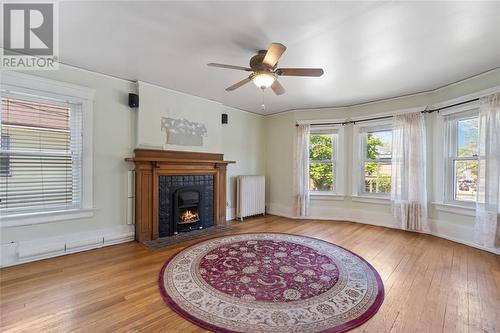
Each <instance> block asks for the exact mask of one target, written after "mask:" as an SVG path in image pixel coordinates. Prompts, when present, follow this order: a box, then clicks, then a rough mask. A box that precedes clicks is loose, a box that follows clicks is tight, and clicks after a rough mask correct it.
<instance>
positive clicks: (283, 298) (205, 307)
mask: <svg viewBox="0 0 500 333" xmlns="http://www.w3.org/2000/svg"><path fill="white" fill-rule="evenodd" d="M159 284H160V291H161V294H162V296H163V298H164V300H165V302H166V303H167V304H168V305H169V306H170V307H172V309H174V310H175V311H176V312H177V313H179V314H180V315H181V316H183V317H184V318H186V319H187V320H189V321H191V322H193V323H195V324H197V325H199V326H201V327H203V328H206V329H209V330H212V331H215V332H255V333H257V332H273V333H278V332H287V333H290V332H301V333H306V332H330V333H334V332H335V333H338V332H345V331H347V330H349V329H352V328H354V327H356V326H359V325H361V324H362V323H364V322H365V321H367V320H368V319H370V318H371V317H372V316H373V315H374V314H375V313H376V312H377V310H378V309H379V307H380V306H381V304H382V301H383V298H384V286H383V284H382V281H381V279H380V276H379V275H378V273H377V271H376V270H375V269H374V268H373V267H372V266H371V265H370V264H369V263H368V262H366V261H365V260H364V259H363V258H361V257H359V256H358V255H356V254H354V253H352V252H350V251H348V250H346V249H344V248H342V247H339V246H337V245H334V244H331V243H328V242H325V241H322V240H319V239H315V238H309V237H304V236H298V235H289V234H280V233H252V234H239V235H231V236H225V237H218V238H212V239H209V240H205V241H202V242H200V243H197V244H194V245H192V246H190V247H187V248H185V249H184V250H182V251H180V252H179V253H177V254H176V255H174V256H173V257H171V258H170V260H169V261H168V262H167V263H166V264H165V265H164V267H163V268H162V270H161V272H160V278H159Z"/></svg>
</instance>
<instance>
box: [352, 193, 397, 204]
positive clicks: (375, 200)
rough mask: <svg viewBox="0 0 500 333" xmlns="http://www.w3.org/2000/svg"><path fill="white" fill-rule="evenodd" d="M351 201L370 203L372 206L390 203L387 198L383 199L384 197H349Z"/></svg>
mask: <svg viewBox="0 0 500 333" xmlns="http://www.w3.org/2000/svg"><path fill="white" fill-rule="evenodd" d="M351 200H352V201H353V202H365V203H372V204H378V205H389V204H390V203H391V199H389V198H384V197H375V196H373V197H372V196H366V195H365V196H358V195H353V196H352V197H351Z"/></svg>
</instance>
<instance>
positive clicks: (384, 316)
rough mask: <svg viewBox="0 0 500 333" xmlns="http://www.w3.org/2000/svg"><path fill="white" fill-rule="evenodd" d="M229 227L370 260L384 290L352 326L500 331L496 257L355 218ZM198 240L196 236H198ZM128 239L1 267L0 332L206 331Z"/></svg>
mask: <svg viewBox="0 0 500 333" xmlns="http://www.w3.org/2000/svg"><path fill="white" fill-rule="evenodd" d="M233 225H234V226H235V228H234V229H233V230H231V231H230V232H228V233H241V232H254V231H270V232H272V231H274V232H287V233H293V234H299V235H307V236H311V237H316V238H320V239H324V240H327V241H329V242H332V243H335V244H338V245H341V246H343V247H346V248H347V249H349V250H351V251H354V252H356V253H357V254H359V255H361V256H362V257H364V258H365V259H366V260H368V261H369V262H370V263H371V264H372V265H373V266H374V267H375V268H376V269H377V270H378V271H379V273H380V275H381V277H382V279H383V281H384V285H385V290H386V296H385V301H384V303H383V305H382V307H381V308H380V310H379V312H378V313H377V314H376V315H375V316H374V317H373V318H372V319H371V320H369V321H368V322H367V323H365V324H364V325H362V326H360V327H358V328H356V329H354V330H352V332H359V333H360V332H367V333H368V332H374V333H381V332H419V333H420V332H422V333H423V332H432V333H434V332H453V333H455V332H457V333H458V332H482V333H486V332H487V333H492V332H500V292H499V289H500V257H499V256H496V255H494V254H491V253H487V252H484V251H481V250H477V249H474V248H470V247H467V246H465V245H461V244H457V243H453V242H450V241H447V240H444V239H440V238H437V237H434V236H428V235H421V234H415V233H410V232H403V231H400V230H393V229H387V228H382V227H375V226H369V225H363V224H357V223H350V222H332V221H310V220H306V221H304V220H290V219H286V218H280V217H276V216H267V217H260V218H254V219H249V220H246V221H245V222H243V223H240V222H234V223H233ZM194 242H195V241H194ZM191 243H193V241H191V242H187V243H185V244H182V246H177V247H174V248H169V249H166V250H160V251H155V252H150V251H149V250H147V249H145V248H143V247H142V246H141V245H139V244H138V243H135V242H132V243H126V244H120V245H115V246H111V247H107V248H102V249H98V250H92V251H88V252H82V253H77V254H72V255H68V256H64V257H59V258H53V259H47V260H43V261H39V262H34V263H29V264H24V265H20V266H15V267H9V268H4V269H2V270H1V271H0V272H1V277H0V315H1V319H0V331H2V332H183V333H188V332H204V330H202V329H200V328H198V327H197V326H195V325H193V324H191V323H189V322H188V321H186V320H184V319H182V318H181V317H179V316H178V315H177V314H176V313H174V312H172V311H171V310H170V309H169V308H168V307H167V306H166V305H165V303H164V302H163V300H162V299H161V297H160V293H159V292H158V286H157V280H158V273H159V271H160V268H161V267H162V265H163V263H164V262H165V261H166V260H167V259H168V258H169V257H170V256H171V255H172V254H174V253H175V252H177V251H178V250H179V249H181V248H183V247H184V246H186V245H189V244H191Z"/></svg>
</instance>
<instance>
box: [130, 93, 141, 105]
mask: <svg viewBox="0 0 500 333" xmlns="http://www.w3.org/2000/svg"><path fill="white" fill-rule="evenodd" d="M128 106H130V107H131V108H137V107H139V95H137V94H132V93H130V94H128Z"/></svg>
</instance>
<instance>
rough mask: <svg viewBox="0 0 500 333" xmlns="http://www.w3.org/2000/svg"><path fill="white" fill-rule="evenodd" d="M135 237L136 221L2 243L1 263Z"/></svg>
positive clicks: (9, 264)
mask: <svg viewBox="0 0 500 333" xmlns="http://www.w3.org/2000/svg"><path fill="white" fill-rule="evenodd" d="M134 238H135V233H134V226H133V225H119V226H116V227H111V228H106V229H98V230H92V231H87V232H78V233H72V234H66V235H63V236H57V237H50V238H43V239H36V240H31V241H21V242H12V243H7V244H1V245H0V250H1V258H0V260H1V261H0V267H7V266H13V265H18V264H22V263H27V262H31V261H36V260H41V259H47V258H52V257H58V256H62V255H65V254H70V253H76V252H81V251H86V250H91V249H96V248H100V247H105V246H110V245H114V244H119V243H124V242H130V241H132V240H134Z"/></svg>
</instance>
